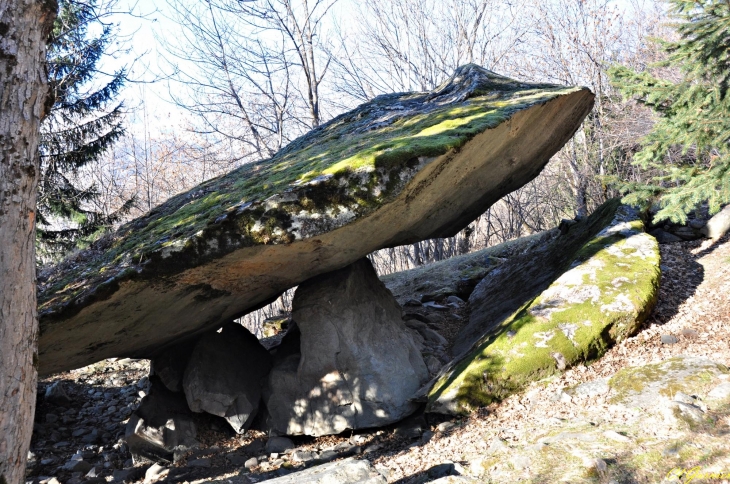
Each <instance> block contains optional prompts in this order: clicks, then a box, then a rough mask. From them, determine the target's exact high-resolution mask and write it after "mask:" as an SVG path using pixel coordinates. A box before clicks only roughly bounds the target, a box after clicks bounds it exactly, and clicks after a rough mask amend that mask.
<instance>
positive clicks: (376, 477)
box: [263, 458, 387, 484]
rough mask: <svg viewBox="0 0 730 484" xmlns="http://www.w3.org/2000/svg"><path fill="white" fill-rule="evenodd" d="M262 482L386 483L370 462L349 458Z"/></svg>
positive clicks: (293, 483)
mask: <svg viewBox="0 0 730 484" xmlns="http://www.w3.org/2000/svg"><path fill="white" fill-rule="evenodd" d="M263 482H267V483H269V484H386V482H387V481H386V480H385V477H383V476H382V475H380V474H379V473H378V472H377V471H376V470H375V469H374V468H373V466H372V465H370V462H368V461H366V460H355V459H352V458H349V459H344V460H341V461H337V462H330V463H327V464H322V465H319V466H315V467H312V468H310V469H306V470H303V471H300V472H295V473H293V474H289V475H287V476H283V477H277V478H276V479H269V480H267V481H263Z"/></svg>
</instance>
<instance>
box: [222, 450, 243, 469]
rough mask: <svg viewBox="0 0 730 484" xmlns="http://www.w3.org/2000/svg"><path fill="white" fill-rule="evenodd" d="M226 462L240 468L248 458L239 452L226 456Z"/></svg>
mask: <svg viewBox="0 0 730 484" xmlns="http://www.w3.org/2000/svg"><path fill="white" fill-rule="evenodd" d="M226 460H228V462H230V463H231V464H233V465H234V466H242V465H244V464H245V463H246V461H247V460H248V456H247V455H246V454H242V453H239V452H231V453H230V454H227V455H226Z"/></svg>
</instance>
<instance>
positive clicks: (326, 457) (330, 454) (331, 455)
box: [318, 450, 354, 462]
mask: <svg viewBox="0 0 730 484" xmlns="http://www.w3.org/2000/svg"><path fill="white" fill-rule="evenodd" d="M352 453H354V452H352ZM345 455H347V454H345ZM339 457H342V454H339V453H337V452H335V451H334V450H324V451H322V452H321V453H320V454H319V457H318V460H319V461H321V462H329V461H331V460H335V459H337V458H339Z"/></svg>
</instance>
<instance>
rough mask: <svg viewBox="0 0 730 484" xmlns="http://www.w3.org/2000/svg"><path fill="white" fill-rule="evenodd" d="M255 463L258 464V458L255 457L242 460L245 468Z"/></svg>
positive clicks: (249, 467) (251, 466)
mask: <svg viewBox="0 0 730 484" xmlns="http://www.w3.org/2000/svg"><path fill="white" fill-rule="evenodd" d="M257 465H259V461H258V459H256V457H251V458H250V459H248V460H247V461H246V462H244V464H243V467H245V468H246V469H252V468H254V467H256V466H257Z"/></svg>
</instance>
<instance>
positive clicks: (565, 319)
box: [429, 211, 660, 412]
mask: <svg viewBox="0 0 730 484" xmlns="http://www.w3.org/2000/svg"><path fill="white" fill-rule="evenodd" d="M606 216H607V215H606V213H605V211H599V212H597V214H595V215H594V217H596V218H599V219H604V218H605V217H606ZM620 216H621V214H620V213H619V214H618V215H617V217H620ZM611 218H613V217H611ZM622 228H630V229H631V230H636V232H634V231H630V232H626V231H622V232H621V233H613V232H612V231H603V232H601V233H599V234H598V235H597V236H596V237H594V238H592V239H590V240H588V241H587V242H586V243H585V244H584V245H583V246H582V247H581V248H580V249H579V250H578V251H577V252H576V253H575V255H574V257H573V259H572V260H571V263H570V265H569V267H570V268H571V269H570V270H569V271H566V272H565V273H564V274H563V275H562V276H561V277H560V278H558V279H557V280H556V281H555V282H553V284H552V285H551V286H550V287H549V288H548V289H547V290H546V291H544V292H543V293H542V294H541V295H539V296H538V297H536V298H535V299H533V300H531V301H528V302H526V303H525V304H524V306H523V307H522V308H520V309H519V310H517V311H516V312H515V313H514V314H513V315H512V316H511V317H509V318H507V319H505V320H504V321H503V322H502V323H501V324H500V325H499V326H498V328H497V330H496V331H493V332H492V333H490V334H489V335H486V336H485V337H484V338H483V339H482V341H481V342H480V343H478V344H477V345H476V348H475V349H474V350H472V352H471V353H470V354H468V355H467V357H465V358H464V359H462V360H461V361H460V362H459V363H458V364H457V365H456V367H455V368H454V369H453V370H451V371H450V372H449V373H447V374H446V375H444V376H443V377H442V378H441V380H440V381H439V382H437V384H436V385H435V386H434V387H433V389H432V391H431V394H430V398H429V400H430V402H431V403H432V404H433V403H434V402H435V401H436V400H437V399H439V398H442V396H443V398H447V399H449V400H452V401H453V402H454V403H455V408H452V411H457V412H470V411H472V410H473V409H474V408H476V407H479V406H484V405H487V404H489V403H491V402H493V401H498V400H501V399H503V398H504V397H505V396H507V395H509V394H511V393H513V392H515V391H517V390H519V389H521V388H523V387H524V386H526V385H527V384H528V383H529V382H531V381H535V380H539V379H542V378H545V377H547V376H549V375H552V374H554V373H556V372H557V371H559V370H558V363H557V359H556V357H555V356H556V355H557V354H558V353H559V356H558V358H560V357H562V359H563V360H564V362H565V363H566V364H567V365H568V366H572V365H574V364H576V363H579V362H585V361H590V360H592V359H595V358H597V357H599V356H601V355H602V354H603V353H605V352H606V350H607V349H608V348H609V347H610V345H612V344H613V343H614V342H616V341H620V340H621V339H623V338H626V337H627V336H629V335H630V334H632V333H633V332H634V331H636V329H637V328H638V326H639V324H640V323H641V322H642V321H643V320H644V319H645V318H646V316H648V313H649V311H650V310H651V308H652V307H653V306H654V304H655V302H656V298H657V291H658V284H659V276H660V272H659V251H658V247H657V246H656V241H655V240H654V239H653V238H651V237H649V236H648V235H646V234H644V233H643V232H639V231H638V230H640V229H641V228H642V225H641V222H640V221H639V222H638V223H636V222H635V221H631V223H630V224H628V225H627V226H622ZM636 237H639V238H641V239H640V244H638V245H639V246H640V247H642V248H643V249H646V248H649V249H650V250H649V253H643V252H642V254H641V255H639V254H636V250H637V249H636V246H637V244H636V239H635V238H636ZM559 242H560V239H558V240H557V241H556V243H559ZM619 264H621V265H619ZM626 276H629V277H630V278H631V279H628V278H626ZM622 278H626V279H625V280H624V279H622ZM573 289H579V291H573ZM588 289H590V290H591V291H590V292H589V293H587V294H586V293H583V294H584V295H581V294H582V293H581V292H580V291H584V290H588ZM562 298H568V300H570V299H571V298H574V300H572V301H568V302H566V301H565V300H564V299H562ZM619 303H620V304H619Z"/></svg>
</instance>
